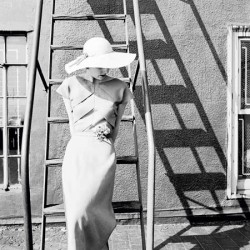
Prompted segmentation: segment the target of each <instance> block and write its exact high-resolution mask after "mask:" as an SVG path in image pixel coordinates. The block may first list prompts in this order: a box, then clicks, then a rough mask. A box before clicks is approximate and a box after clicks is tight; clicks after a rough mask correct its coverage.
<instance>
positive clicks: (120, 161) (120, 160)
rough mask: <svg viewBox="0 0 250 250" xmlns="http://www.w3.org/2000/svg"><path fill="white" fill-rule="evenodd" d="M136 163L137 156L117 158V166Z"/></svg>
mask: <svg viewBox="0 0 250 250" xmlns="http://www.w3.org/2000/svg"><path fill="white" fill-rule="evenodd" d="M137 162H138V157H137V156H118V157H117V164H136V163H137Z"/></svg>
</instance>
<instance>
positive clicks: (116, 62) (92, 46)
mask: <svg viewBox="0 0 250 250" xmlns="http://www.w3.org/2000/svg"><path fill="white" fill-rule="evenodd" d="M135 56H136V54H132V53H124V52H115V51H113V49H112V46H111V44H110V43H109V41H108V40H106V39H105V38H103V37H93V38H90V39H89V40H87V42H86V43H85V44H84V46H83V54H82V55H81V56H79V57H77V58H76V59H75V60H73V61H71V62H69V63H67V64H66V65H65V70H66V72H67V73H68V74H70V73H72V72H74V71H76V70H78V69H83V68H109V69H111V68H121V67H124V66H127V65H129V64H130V63H131V62H132V61H134V59H135Z"/></svg>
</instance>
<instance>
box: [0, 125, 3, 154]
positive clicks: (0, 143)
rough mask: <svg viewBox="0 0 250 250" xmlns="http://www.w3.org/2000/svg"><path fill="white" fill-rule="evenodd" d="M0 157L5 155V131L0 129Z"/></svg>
mask: <svg viewBox="0 0 250 250" xmlns="http://www.w3.org/2000/svg"><path fill="white" fill-rule="evenodd" d="M0 155H3V129H2V128H0Z"/></svg>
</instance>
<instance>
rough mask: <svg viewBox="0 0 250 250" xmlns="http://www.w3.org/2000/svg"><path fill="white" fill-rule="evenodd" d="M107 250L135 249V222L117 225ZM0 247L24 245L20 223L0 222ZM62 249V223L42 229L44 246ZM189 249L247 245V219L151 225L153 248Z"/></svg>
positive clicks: (36, 246)
mask: <svg viewBox="0 0 250 250" xmlns="http://www.w3.org/2000/svg"><path fill="white" fill-rule="evenodd" d="M33 241H34V250H37V249H39V246H40V226H33ZM109 245H110V250H139V249H142V248H141V238H140V227H139V226H138V225H118V226H117V227H116V229H115V231H114V232H113V234H112V236H111V238H110V242H109ZM0 249H1V250H16V249H24V231H23V227H22V226H0ZM47 249H48V250H66V229H65V227H64V226H62V225H53V226H49V227H47V229H46V250H47ZM160 249H164V250H165V249H171V250H179V249H180V250H189V249H195V250H197V249H211V250H217V249H218V250H219V249H230V250H236V249H237V250H238V249H249V250H250V222H248V221H237V222H235V221H234V222H220V223H206V224H204V223H203V224H197V225H192V226H191V225H190V224H187V223H186V224H185V223H182V224H161V225H156V226H155V250H160Z"/></svg>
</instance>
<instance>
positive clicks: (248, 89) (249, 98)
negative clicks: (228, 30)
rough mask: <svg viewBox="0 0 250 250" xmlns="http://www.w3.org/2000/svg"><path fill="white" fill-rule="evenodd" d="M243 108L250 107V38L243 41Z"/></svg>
mask: <svg viewBox="0 0 250 250" xmlns="http://www.w3.org/2000/svg"><path fill="white" fill-rule="evenodd" d="M240 74H241V108H242V109H244V108H250V40H249V41H248V40H244V41H241V72H240Z"/></svg>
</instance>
